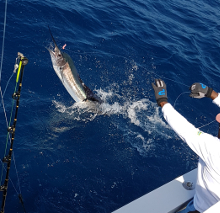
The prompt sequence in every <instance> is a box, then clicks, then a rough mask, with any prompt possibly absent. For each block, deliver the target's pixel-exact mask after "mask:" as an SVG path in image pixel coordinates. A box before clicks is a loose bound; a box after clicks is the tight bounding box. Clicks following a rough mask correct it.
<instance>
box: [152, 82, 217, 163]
mask: <svg viewBox="0 0 220 213" xmlns="http://www.w3.org/2000/svg"><path fill="white" fill-rule="evenodd" d="M155 83H156V85H154V84H152V86H153V88H154V91H155V97H156V100H157V103H158V105H159V106H161V107H162V112H163V115H164V118H165V120H166V121H167V123H168V124H169V125H170V126H171V127H172V129H173V130H174V131H175V132H176V133H177V135H178V136H179V137H180V138H181V139H182V140H183V141H185V142H186V143H187V144H188V145H189V147H190V148H191V149H192V150H193V151H194V152H195V153H196V154H197V155H199V156H200V157H201V158H202V159H203V160H204V161H206V162H207V161H208V160H209V158H210V156H213V157H214V156H215V155H218V154H219V153H218V152H219V149H220V143H219V139H218V138H217V137H214V136H212V135H210V134H206V133H203V132H202V131H200V130H199V129H198V128H195V126H193V125H192V124H191V123H189V122H188V121H187V120H186V119H185V118H184V117H183V116H182V115H181V114H180V113H178V112H177V111H176V110H175V109H174V108H173V106H172V105H171V104H169V103H168V99H167V91H166V84H165V83H164V82H163V81H162V80H160V79H156V81H155ZM194 85H195V86H194V87H193V88H192V87H191V88H190V89H191V94H190V96H191V97H193V98H203V97H209V98H211V99H212V100H214V103H216V104H218V105H220V97H219V96H218V93H216V92H215V91H214V90H213V89H211V88H208V87H207V86H205V85H203V84H199V83H195V84H194ZM161 91H163V96H160V94H161ZM218 148H219V149H218Z"/></svg>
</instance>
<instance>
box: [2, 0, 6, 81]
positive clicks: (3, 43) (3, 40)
mask: <svg viewBox="0 0 220 213" xmlns="http://www.w3.org/2000/svg"><path fill="white" fill-rule="evenodd" d="M6 17H7V0H5V17H4V29H3V38H2V56H1V66H0V83H1V76H2V65H3V57H4V48H5V29H6Z"/></svg>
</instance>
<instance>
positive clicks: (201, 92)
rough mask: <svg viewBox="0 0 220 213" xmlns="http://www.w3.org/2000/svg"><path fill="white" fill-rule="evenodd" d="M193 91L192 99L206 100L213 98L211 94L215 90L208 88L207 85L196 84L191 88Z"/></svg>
mask: <svg viewBox="0 0 220 213" xmlns="http://www.w3.org/2000/svg"><path fill="white" fill-rule="evenodd" d="M189 89H190V90H191V93H190V95H189V96H190V97H192V98H204V97H208V98H211V94H212V91H213V89H212V88H210V87H207V86H206V85H205V84H202V83H194V84H192V85H191V87H190V88H189Z"/></svg>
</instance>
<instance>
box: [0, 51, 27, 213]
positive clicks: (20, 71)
mask: <svg viewBox="0 0 220 213" xmlns="http://www.w3.org/2000/svg"><path fill="white" fill-rule="evenodd" d="M18 59H19V60H20V62H19V66H18V72H17V78H16V85H17V84H18V82H19V86H18V90H17V91H16V92H14V93H13V95H12V98H13V99H14V100H16V110H15V115H14V122H13V124H12V125H11V126H9V127H8V133H9V134H11V145H10V149H9V152H8V155H7V156H5V157H4V158H3V160H2V162H3V163H6V164H7V171H6V177H5V181H4V184H3V185H2V186H0V191H3V198H2V206H1V211H0V213H4V209H5V202H6V196H7V190H8V181H9V171H10V166H11V158H12V152H13V144H14V137H15V128H16V124H17V116H18V108H19V102H20V94H21V87H22V80H23V75H24V67H25V65H27V63H28V59H27V58H26V57H25V56H24V55H23V54H22V53H18ZM19 199H20V201H21V204H22V205H23V208H24V203H23V200H22V196H21V194H19Z"/></svg>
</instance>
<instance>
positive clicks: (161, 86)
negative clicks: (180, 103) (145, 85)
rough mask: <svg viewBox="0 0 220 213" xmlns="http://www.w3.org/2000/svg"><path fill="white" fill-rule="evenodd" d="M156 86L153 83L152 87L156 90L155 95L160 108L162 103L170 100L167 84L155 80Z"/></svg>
mask: <svg viewBox="0 0 220 213" xmlns="http://www.w3.org/2000/svg"><path fill="white" fill-rule="evenodd" d="M155 84H156V85H155ZM155 84H154V83H152V84H151V85H152V87H153V89H154V94H155V97H156V101H157V104H158V106H160V103H161V102H167V100H168V98H167V89H166V84H165V82H164V81H163V80H161V79H155Z"/></svg>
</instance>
